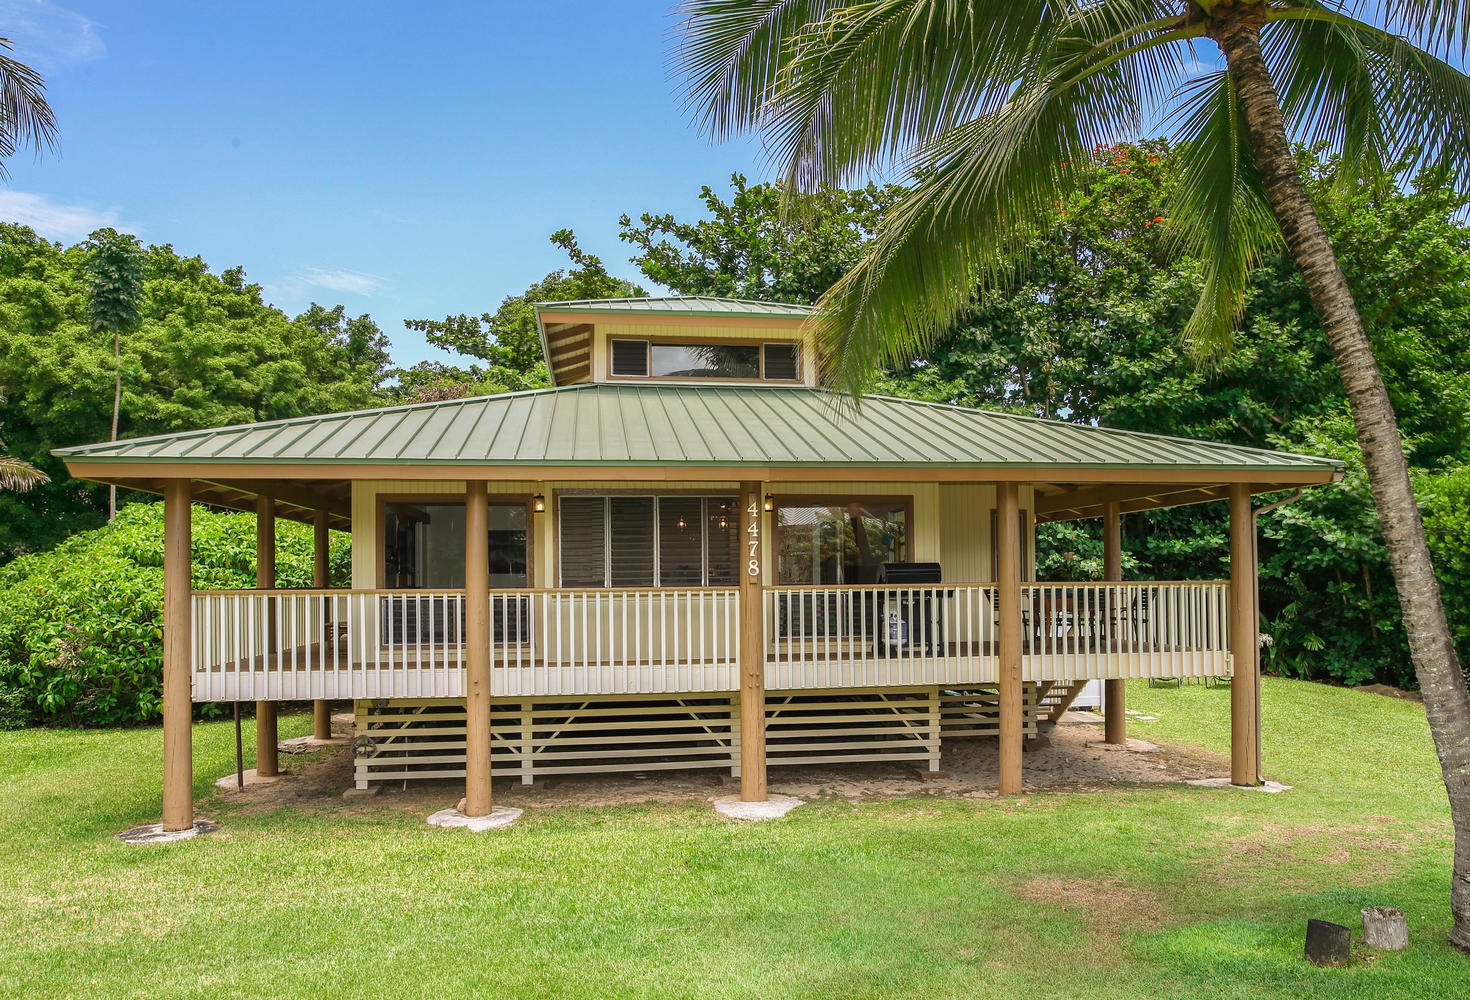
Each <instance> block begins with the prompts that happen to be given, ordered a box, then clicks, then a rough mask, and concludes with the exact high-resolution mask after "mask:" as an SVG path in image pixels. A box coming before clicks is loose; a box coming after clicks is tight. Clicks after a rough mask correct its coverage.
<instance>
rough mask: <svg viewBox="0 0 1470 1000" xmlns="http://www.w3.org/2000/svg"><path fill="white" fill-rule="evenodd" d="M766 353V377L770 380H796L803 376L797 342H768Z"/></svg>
mask: <svg viewBox="0 0 1470 1000" xmlns="http://www.w3.org/2000/svg"><path fill="white" fill-rule="evenodd" d="M765 355H766V357H765V377H766V378H767V379H768V380H771V381H780V382H795V381H796V380H797V379H799V378H801V369H800V367H799V366H798V365H797V363H796V345H795V344H767V345H766V346H765Z"/></svg>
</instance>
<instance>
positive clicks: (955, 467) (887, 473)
mask: <svg viewBox="0 0 1470 1000" xmlns="http://www.w3.org/2000/svg"><path fill="white" fill-rule="evenodd" d="M65 461H66V466H67V469H68V471H70V472H71V474H72V475H73V476H76V477H77V478H79V479H89V480H92V481H95V482H102V483H114V482H115V483H117V484H118V485H132V484H133V483H136V482H138V481H145V480H146V481H161V480H164V479H200V480H210V481H216V480H219V479H222V478H223V479H232V480H254V479H260V480H281V479H283V478H288V479H292V480H299V479H326V480H332V479H336V480H353V479H428V480H464V479H467V478H470V479H521V480H524V479H568V480H572V479H594V480H595V479H604V480H605V479H611V478H622V479H650V480H674V479H696V480H699V479H711V478H731V479H749V478H753V477H754V478H763V479H766V480H771V481H781V482H796V481H804V480H805V481H822V480H833V481H848V480H851V481H854V482H861V481H864V480H869V479H873V478H876V477H883V478H887V479H891V480H894V481H914V482H972V483H1000V482H1014V483H1039V484H1046V483H1068V484H1127V485H1128V486H1149V485H1170V484H1180V485H1182V486H1191V487H1193V486H1203V485H1223V484H1229V483H1249V484H1252V485H1257V484H1264V485H1266V486H1278V487H1281V488H1288V487H1295V486H1310V485H1317V484H1321V483H1330V482H1333V481H1335V480H1336V479H1338V478H1340V472H1339V470H1337V469H1336V468H1334V467H1330V466H1322V467H1311V468H1290V467H1286V468H1283V467H1275V468H1271V467H1259V466H1240V467H1223V466H1221V467H1214V466H1183V467H1181V466H1161V467H1152V466H1141V465H1128V466H1118V465H1109V466H1098V465H1091V466H1089V465H1060V464H1048V465H1024V464H988V465H986V464H963V463H954V464H946V465H927V464H926V465H916V464H914V463H911V462H896V461H895V462H861V463H858V462H852V463H831V464H828V463H815V462H800V463H789V464H783V463H750V462H744V463H742V462H697V463H696V462H638V461H632V462H629V461H616V462H612V461H603V462H576V463H546V462H515V463H506V462H442V461H434V460H424V459H419V460H401V461H395V462H392V463H382V462H351V461H340V462H329V463H327V462H313V461H306V460H303V461H293V460H279V459H273V460H270V461H258V462H252V461H249V460H234V461H207V462H189V461H178V460H172V461H157V460H153V459H120V458H89V457H86V456H76V457H67V458H65ZM1167 492H1168V491H1160V493H1159V495H1161V496H1162V495H1166V494H1167ZM1176 492H1177V491H1176ZM1261 492H1267V490H1265V489H1263V490H1261ZM1079 504H1081V501H1079ZM1081 505H1083V506H1086V505H1085V504H1081ZM1074 506H1076V505H1074Z"/></svg>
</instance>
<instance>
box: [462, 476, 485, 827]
mask: <svg viewBox="0 0 1470 1000" xmlns="http://www.w3.org/2000/svg"><path fill="white" fill-rule="evenodd" d="M464 492H465V496H464V505H465V516H464V603H465V614H464V620H465V658H464V659H465V756H464V813H465V815H466V816H488V815H490V809H491V803H490V498H489V492H488V490H487V489H486V485H485V481H484V480H483V479H478V480H476V479H472V480H470V481H469V482H467V483H466V484H465V491H464Z"/></svg>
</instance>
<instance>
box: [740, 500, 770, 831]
mask: <svg viewBox="0 0 1470 1000" xmlns="http://www.w3.org/2000/svg"><path fill="white" fill-rule="evenodd" d="M763 502H764V501H763V498H762V496H761V484H760V483H741V484H740V526H741V535H740V538H741V541H740V567H741V568H740V798H741V800H742V801H744V802H764V801H765V800H766V636H765V627H764V618H763V616H764V613H765V587H764V580H763V578H762V577H763V573H764V564H763V560H762V555H761V550H762V547H763V544H764V542H765V537H764V536H765V514H764V512H763V510H762V506H763Z"/></svg>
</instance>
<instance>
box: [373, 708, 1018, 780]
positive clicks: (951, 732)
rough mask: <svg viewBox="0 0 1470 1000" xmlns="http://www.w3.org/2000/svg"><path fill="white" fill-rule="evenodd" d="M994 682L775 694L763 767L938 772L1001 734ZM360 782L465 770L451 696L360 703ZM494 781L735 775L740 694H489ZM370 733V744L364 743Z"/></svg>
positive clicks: (461, 715) (458, 714)
mask: <svg viewBox="0 0 1470 1000" xmlns="http://www.w3.org/2000/svg"><path fill="white" fill-rule="evenodd" d="M1038 700H1039V699H1038V696H1037V686H1036V685H1034V684H1027V685H1025V695H1024V709H1025V731H1026V734H1027V735H1034V734H1035V732H1036V706H1037V702H1038ZM998 701H999V699H998V696H997V694H996V690H995V688H994V687H975V688H965V689H963V690H951V689H942V688H937V687H932V686H931V687H914V688H881V689H876V688H875V689H848V690H839V691H821V692H810V691H807V692H780V691H775V692H770V693H768V694H767V696H766V760H767V763H768V764H769V765H770V766H773V767H775V766H781V765H792V764H834V763H859V762H877V761H912V762H915V763H920V764H923V765H925V766H926V767H928V768H929V769H931V770H937V769H938V768H939V759H940V751H941V741H942V739H946V738H953V737H963V736H985V735H994V734H995V733H997V732H998V731H999V722H998ZM356 722H357V734H358V737H359V739H358V740H356V741H355V743H354V748H353V749H354V753H355V755H356V757H355V775H354V777H355V781H356V784H357V787H359V788H367V787H369V786H370V785H372V784H374V783H378V782H389V781H407V780H422V779H430V778H462V777H464V758H465V709H464V702H463V701H461V700H457V699H407V698H404V699H398V698H395V699H385V700H374V701H359V702H357V703H356ZM490 732H491V737H492V739H491V768H492V771H493V773H494V774H495V776H496V777H512V776H514V777H519V778H520V779H521V780H522V781H523V782H526V783H530V782H532V781H534V780H535V779H536V778H537V777H544V776H550V775H559V774H599V773H616V772H630V771H639V772H641V771H654V770H696V769H710V768H719V769H722V770H728V771H729V772H730V774H732V775H734V776H737V777H738V776H739V774H740V701H739V696H738V695H736V694H714V695H709V694H697V695H657V696H654V695H638V696H605V697H599V698H575V699H570V698H530V699H513V700H512V699H496V700H495V701H493V702H492V703H491V722H490ZM363 737H366V739H363Z"/></svg>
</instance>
